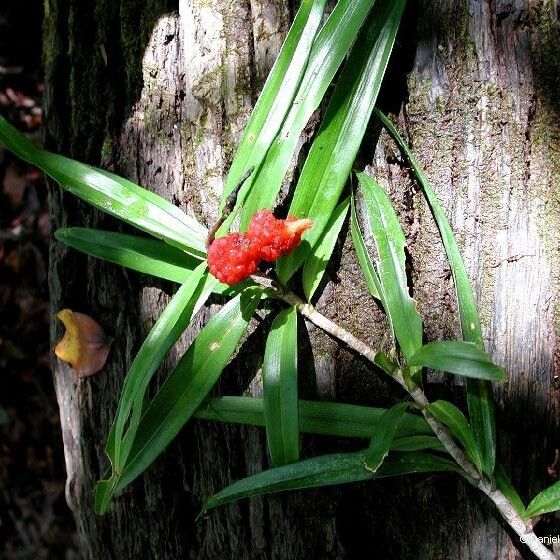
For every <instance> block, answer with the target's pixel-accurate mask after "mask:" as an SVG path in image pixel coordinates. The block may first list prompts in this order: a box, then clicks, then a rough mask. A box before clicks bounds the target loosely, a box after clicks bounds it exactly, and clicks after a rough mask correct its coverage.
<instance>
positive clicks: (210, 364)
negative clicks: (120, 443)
mask: <svg viewBox="0 0 560 560" xmlns="http://www.w3.org/2000/svg"><path fill="white" fill-rule="evenodd" d="M261 295H262V290H261V289H260V288H248V289H247V290H246V291H245V292H243V293H242V294H239V295H238V296H237V297H235V298H234V299H232V300H230V301H229V302H228V303H227V304H226V305H225V306H224V307H222V309H221V310H220V311H219V312H218V314H217V315H215V316H214V317H213V318H212V319H211V320H210V321H209V322H208V324H207V325H206V326H205V327H204V328H203V329H202V331H201V332H200V333H199V335H198V336H197V337H196V339H195V340H194V341H193V343H192V344H191V345H190V346H189V348H188V350H187V351H186V352H185V354H184V355H183V357H182V358H181V360H180V361H179V363H178V364H177V365H176V366H175V368H174V369H173V371H172V372H171V373H170V374H169V377H168V378H167V379H166V381H165V383H164V384H163V386H162V387H161V389H160V390H159V391H158V393H157V394H156V396H155V397H154V398H153V399H152V401H151V402H150V403H149V405H148V406H147V408H145V411H144V414H143V416H142V419H141V421H140V425H139V426H138V430H137V431H136V433H135V434H134V435H135V437H134V438H131V441H130V444H129V442H128V440H127V439H126V438H125V445H126V446H127V447H130V452H129V453H128V457H127V461H126V463H125V465H124V466H123V468H122V470H120V471H118V472H113V474H112V476H111V478H110V479H108V480H102V481H100V482H99V483H98V484H97V487H96V491H95V511H96V512H97V513H104V512H105V511H106V509H107V507H108V505H109V502H110V500H111V498H112V496H113V495H114V493H115V492H118V491H119V490H121V489H122V488H124V487H125V486H126V485H128V484H129V483H130V482H132V481H133V480H134V479H135V478H136V477H138V476H139V475H140V474H142V473H143V472H144V471H145V470H146V469H147V468H148V467H149V466H150V464H151V463H152V462H153V461H154V460H155V459H156V458H157V457H158V455H160V453H161V452H162V451H163V450H164V449H165V448H166V447H167V445H168V444H169V443H170V442H171V441H172V440H173V438H174V437H175V436H176V435H177V434H178V432H179V431H180V429H181V428H182V427H183V426H184V424H185V423H186V422H187V421H188V419H189V418H190V417H191V416H192V414H193V412H194V411H195V410H196V408H197V407H198V406H199V405H200V403H201V402H202V401H203V400H204V399H205V398H206V396H207V394H208V392H209V391H210V390H211V389H212V387H213V386H214V384H215V382H216V381H217V379H218V377H219V376H220V373H221V372H222V370H223V368H224V367H225V365H226V364H227V362H228V360H229V359H230V358H231V356H232V354H233V353H234V351H235V349H236V347H237V345H238V343H239V341H240V340H241V337H242V336H243V334H244V333H245V331H246V329H247V325H248V323H249V321H250V319H251V317H252V315H253V313H254V312H255V309H256V308H257V305H258V303H259V300H260V298H261ZM127 434H128V432H127Z"/></svg>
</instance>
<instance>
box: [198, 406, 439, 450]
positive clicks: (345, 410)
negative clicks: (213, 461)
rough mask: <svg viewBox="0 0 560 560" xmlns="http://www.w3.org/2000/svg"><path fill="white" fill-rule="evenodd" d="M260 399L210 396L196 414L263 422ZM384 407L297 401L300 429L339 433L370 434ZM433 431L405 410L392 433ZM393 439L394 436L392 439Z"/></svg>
mask: <svg viewBox="0 0 560 560" xmlns="http://www.w3.org/2000/svg"><path fill="white" fill-rule="evenodd" d="M263 408H264V405H263V399H259V398H255V397H213V398H211V399H209V400H208V401H207V402H205V403H204V404H203V405H202V406H201V407H200V408H199V409H198V410H197V411H196V413H195V416H196V417H198V418H202V419H205V420H215V421H218V422H230V423H231V422H233V423H236V424H250V425H253V426H264V425H265V422H264V412H263ZM384 412H385V409H384V408H374V407H370V406H358V405H354V404H343V403H333V402H321V401H306V400H300V401H299V427H300V431H301V432H305V433H310V434H322V435H331V436H340V437H356V438H371V437H373V436H374V434H375V432H376V429H377V424H378V422H379V418H381V416H382V415H383V413H384ZM432 434H433V432H432V430H431V428H430V427H429V426H428V424H427V422H426V421H425V420H424V419H423V418H422V417H420V416H416V415H414V414H408V413H407V414H405V415H404V417H403V419H402V420H401V422H400V424H399V425H398V427H397V431H396V433H395V437H397V438H406V437H409V436H410V437H413V436H419V437H428V436H431V435H432ZM395 441H396V440H395Z"/></svg>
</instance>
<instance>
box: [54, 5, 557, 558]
mask: <svg viewBox="0 0 560 560" xmlns="http://www.w3.org/2000/svg"><path fill="white" fill-rule="evenodd" d="M411 4H412V3H411ZM47 6H48V9H47V15H46V23H45V63H46V78H47V87H46V124H47V135H48V136H47V137H48V142H49V144H50V147H51V148H54V149H56V150H59V151H61V152H63V153H66V154H69V155H71V156H73V157H76V158H78V159H81V160H85V161H88V162H90V163H93V164H102V165H104V166H106V167H108V168H110V169H114V170H116V171H117V172H119V173H120V174H123V175H125V176H127V177H129V178H131V179H132V180H134V181H137V182H138V183H140V184H142V185H145V186H148V187H149V188H151V189H153V190H155V191H157V192H159V193H161V194H162V195H164V196H166V197H168V198H169V199H171V200H173V201H174V202H175V203H176V204H178V205H179V206H181V207H182V208H184V209H185V210H186V211H187V212H190V213H192V214H193V215H195V216H196V217H197V218H198V219H199V220H201V221H202V222H204V223H206V224H208V223H210V222H211V221H212V217H213V215H214V212H215V209H216V206H217V200H218V196H219V193H220V190H221V186H222V182H223V178H224V176H225V173H226V172H227V169H228V165H229V162H230V161H231V157H232V154H233V150H234V149H235V143H236V141H237V139H238V138H239V134H240V132H241V130H242V127H243V125H244V123H245V122H246V119H247V116H248V114H249V112H250V109H251V106H252V104H253V103H254V101H255V98H256V96H257V95H258V92H259V90H260V88H261V87H262V84H263V82H264V78H265V76H266V74H267V72H268V70H269V69H270V67H271V65H272V62H273V60H274V56H275V54H276V53H277V51H278V49H279V47H280V44H281V41H282V38H283V36H284V34H285V32H286V30H287V27H288V25H289V21H290V18H291V16H292V15H293V14H291V12H290V9H289V7H288V5H287V4H286V3H285V2H282V1H280V0H250V1H243V2H241V1H240V2H221V1H219V0H205V1H204V2H203V1H201V0H198V1H195V0H184V1H183V2H181V5H180V17H179V15H178V14H177V13H176V12H173V9H174V8H177V6H173V5H169V4H168V3H167V2H165V1H163V0H142V1H141V2H135V1H133V0H121V1H120V2H118V3H112V2H108V1H106V0H97V2H96V3H95V6H89V7H88V6H85V5H82V6H80V7H78V6H77V5H76V3H74V2H70V0H49V1H48V3H47ZM405 17H406V30H405V32H404V33H402V34H401V36H400V39H399V41H398V47H397V49H396V52H395V54H394V57H393V63H392V65H391V68H390V70H389V76H388V80H387V82H388V84H389V89H388V90H387V91H385V93H384V95H382V102H384V103H385V105H386V107H387V108H389V109H392V110H394V111H397V112H398V113H399V114H400V117H399V124H400V125H401V127H402V128H403V129H404V130H405V131H406V132H407V134H408V136H409V139H410V141H411V143H412V145H413V147H414V150H415V153H416V154H417V155H418V158H419V159H420V161H421V163H422V164H423V165H424V166H425V168H426V170H427V172H428V175H429V176H430V177H431V178H432V179H433V183H434V185H435V187H436V189H437V192H438V194H439V196H440V198H441V199H442V201H443V202H444V204H445V206H446V208H447V209H448V212H449V215H450V217H451V218H452V222H453V225H454V228H455V231H456V232H457V233H458V235H459V238H460V240H461V245H462V247H463V252H464V255H465V256H466V259H467V264H468V267H469V272H470V274H471V277H472V279H473V281H474V282H475V285H476V294H477V299H478V301H479V303H480V306H481V309H482V312H483V323H484V329H485V335H486V340H487V344H488V348H489V349H490V350H491V351H492V353H493V355H494V356H495V358H496V359H497V360H498V361H499V362H501V363H503V364H505V365H507V366H508V370H509V372H510V376H511V378H510V382H509V383H508V384H506V385H505V386H503V387H501V388H498V389H496V391H495V393H496V398H497V401H498V404H499V420H498V423H499V426H500V428H501V432H500V457H501V458H502V460H503V461H504V462H505V464H506V466H507V467H508V469H510V472H512V474H513V479H514V481H515V483H516V485H517V486H518V487H519V488H520V490H521V492H522V495H523V496H524V497H528V496H530V495H534V493H535V492H536V491H537V490H538V489H540V488H542V487H543V486H544V485H545V484H548V483H549V482H550V480H549V479H548V478H547V474H546V466H547V464H548V463H550V462H551V460H552V457H553V452H554V449H555V448H556V447H560V445H559V444H558V441H557V436H556V431H557V428H558V410H557V402H558V390H557V387H556V385H555V379H556V378H555V374H556V363H557V361H558V357H557V356H558V353H557V351H558V348H557V342H556V337H557V334H558V327H559V321H558V318H559V309H558V302H559V299H558V283H559V272H560V254H559V249H558V245H557V243H556V242H555V235H554V234H555V230H556V227H557V225H558V223H559V221H558V214H559V212H560V208H559V203H558V194H557V189H558V179H559V177H560V161H559V159H558V153H559V149H560V137H559V133H558V126H557V124H556V123H557V121H558V116H559V109H560V106H559V104H558V100H557V97H556V92H557V90H558V86H559V85H560V84H559V83H558V76H559V75H560V72H559V70H560V68H559V67H558V60H560V56H559V55H560V52H559V50H560V49H559V47H558V44H559V41H558V22H557V14H556V7H555V4H554V3H552V2H533V1H530V0H517V1H516V2H503V1H496V2H489V1H487V0H483V1H482V2H480V1H475V0H469V1H468V2H464V1H459V0H453V1H451V2H443V1H434V0H430V1H427V0H426V1H423V2H420V3H419V5H418V6H416V5H414V4H413V5H411V7H410V8H409V10H408V12H407V14H406V16H405ZM392 84H397V85H396V86H394V85H392ZM395 100H398V102H396V101H395ZM374 137H375V125H374V126H372V139H373V138H374ZM369 146H374V143H373V142H371V143H370V144H369ZM372 152H373V148H370V149H369V150H368V145H366V148H365V149H364V153H363V154H362V155H361V157H362V159H363V160H364V161H368V160H369V161H371V162H373V163H372V165H373V168H374V170H375V172H376V173H377V175H378V176H380V177H381V178H382V179H383V183H384V184H385V185H386V187H387V188H388V190H389V192H391V194H392V195H393V198H394V200H395V201H396V203H397V206H398V208H399V211H400V214H401V216H402V218H403V223H405V225H406V227H407V234H408V240H409V251H410V253H411V266H412V268H411V276H412V279H413V281H414V286H415V292H414V293H415V297H416V298H417V300H418V302H419V306H420V309H421V311H422V314H423V317H424V319H425V324H426V329H427V338H428V339H434V338H440V337H453V336H456V335H457V329H458V326H457V325H458V322H457V316H456V308H455V301H454V298H453V295H452V294H453V292H452V283H451V280H450V278H449V274H448V267H447V265H446V262H445V259H444V254H443V250H442V247H441V245H440V244H439V240H438V237H437V232H436V230H435V227H434V225H433V223H432V220H431V218H430V216H429V212H428V210H427V208H426V206H425V204H424V203H423V202H422V198H421V195H420V194H419V193H417V192H416V191H415V190H414V187H413V185H412V184H411V182H410V181H409V178H408V174H407V171H406V169H404V168H403V167H402V166H401V165H400V164H399V162H398V161H396V162H395V158H394V157H393V156H394V155H395V153H396V152H395V149H394V148H393V147H392V145H391V144H390V143H389V142H388V141H387V139H386V138H385V136H384V135H382V136H381V139H380V142H379V143H378V144H377V149H376V151H375V153H372ZM388 161H389V162H390V163H388ZM51 211H52V217H53V222H54V226H55V227H63V226H66V225H90V226H95V227H107V228H117V227H120V226H119V225H118V224H116V223H115V222H114V221H112V220H110V219H108V218H106V217H104V216H101V215H99V214H97V213H95V212H92V211H91V210H89V209H88V208H85V207H84V206H83V205H81V204H79V203H78V202H76V201H75V200H74V199H72V198H71V197H70V196H67V195H63V194H61V192H60V191H59V190H58V189H57V188H53V189H52V191H51ZM329 272H330V278H331V280H332V281H331V282H330V283H328V284H326V285H325V286H324V288H323V291H322V294H321V298H320V301H319V308H320V309H321V311H322V312H323V313H324V314H326V315H327V316H329V317H331V318H333V319H334V320H336V321H337V322H339V323H340V324H341V325H342V326H344V327H346V328H347V329H349V330H350V331H351V332H353V333H354V334H356V335H357V336H359V337H362V338H364V339H365V340H367V341H369V342H370V343H372V344H374V345H379V344H380V343H381V341H382V340H383V331H384V323H383V320H382V317H381V315H380V313H379V311H378V310H377V309H375V308H371V307H369V305H368V304H366V302H367V301H368V298H367V295H366V294H367V291H366V288H365V285H364V282H363V280H362V279H361V277H360V273H359V270H358V267H357V264H356V261H355V258H354V256H353V253H352V250H351V247H350V244H349V242H348V240H347V241H346V242H345V243H344V245H343V247H341V248H340V251H339V252H338V255H337V258H336V259H335V263H334V264H333V266H332V267H330V269H329ZM50 285H51V297H52V306H53V311H56V310H58V309H60V308H63V307H71V308H73V309H76V310H78V311H84V312H87V313H89V314H90V315H92V316H94V317H95V318H96V319H97V320H98V321H99V322H100V323H101V324H102V325H103V326H104V327H106V329H107V332H109V333H110V334H111V335H112V336H113V337H114V343H113V348H112V353H111V358H110V361H109V363H108V365H107V366H106V368H105V369H104V371H103V372H102V373H100V374H98V375H97V376H95V377H92V378H89V379H81V380H79V379H77V378H76V377H75V375H74V374H73V372H72V371H71V370H70V369H69V368H68V367H67V366H65V365H63V364H61V363H57V364H56V365H55V373H54V378H55V384H56V389H57V395H58V398H59V404H60V407H61V418H62V423H63V433H64V445H65V452H66V463H67V469H68V484H67V497H68V502H69V504H70V505H71V507H72V509H73V511H74V513H75V515H76V519H77V523H78V528H79V533H80V539H81V542H82V546H83V556H84V558H133V557H139V558H142V557H149V558H212V559H213V558H230V557H234V556H235V557H239V558H247V559H251V558H255V559H256V558H303V557H311V558H354V557H359V555H360V553H361V550H362V549H363V547H364V546H365V547H367V548H366V550H369V551H371V555H372V556H373V557H378V558H385V557H387V558H389V557H391V558H393V557H394V558H404V559H406V558H420V559H431V558H439V557H441V558H446V557H449V558H459V559H465V560H467V559H474V558H481V559H490V558H519V557H521V554H523V553H524V550H523V548H520V547H519V543H518V542H516V541H515V542H513V541H512V540H511V539H510V537H509V536H508V533H507V531H505V530H504V528H503V525H502V523H501V522H500V521H499V520H497V519H496V517H495V516H494V513H495V512H494V511H493V510H492V508H491V507H490V506H489V505H488V504H487V503H486V502H485V500H484V497H483V496H479V495H478V494H476V493H475V492H474V491H473V490H472V489H470V488H469V487H467V486H466V485H465V484H463V483H461V482H460V481H457V480H456V479H455V478H453V477H451V476H433V477H430V476H423V477H410V478H406V479H401V480H389V481H383V482H379V483H375V484H368V485H362V484H360V485H355V486H350V487H347V488H340V489H324V490H320V491H307V492H301V493H293V494H290V495H286V496H274V497H269V498H265V499H255V500H251V501H245V502H242V503H240V504H235V505H232V506H228V507H225V508H222V509H220V510H218V511H216V512H215V513H212V514H211V515H210V516H209V517H208V518H207V519H205V520H203V521H201V522H199V523H195V521H194V517H195V515H196V513H197V512H198V508H199V507H200V503H201V500H202V499H203V498H204V497H206V496H208V495H209V494H210V493H211V492H213V491H215V490H217V489H219V488H221V487H223V486H224V485H226V484H227V483H228V482H230V481H232V480H235V479H238V478H241V477H242V476H244V475H246V474H247V473H253V472H256V471H259V470H261V469H263V468H265V467H266V466H267V458H266V451H265V447H264V438H263V434H262V432H259V431H258V430H256V429H250V428H239V427H233V426H224V425H215V424H212V423H202V422H192V423H191V424H190V425H189V426H188V427H187V428H186V429H185V430H184V431H183V433H182V435H181V436H180V437H179V438H178V440H177V441H176V442H174V443H173V444H172V445H171V447H170V449H169V450H168V451H167V452H166V453H165V455H164V457H162V458H160V459H159V460H158V461H157V462H156V464H155V465H154V466H153V467H152V468H151V469H150V470H149V472H148V473H147V474H146V475H145V476H144V477H142V478H141V479H140V480H138V481H136V482H135V483H134V484H133V485H132V486H131V488H130V489H129V490H127V491H125V492H124V493H123V494H122V495H121V496H120V497H119V498H118V499H117V500H116V501H115V503H114V505H113V506H112V507H111V509H110V511H109V513H108V514H107V515H106V516H104V517H101V518H98V517H95V516H94V514H93V512H92V500H91V491H92V489H93V487H94V484H95V481H96V480H97V479H98V478H99V476H100V475H102V474H103V471H104V469H105V468H106V466H107V462H106V460H105V457H104V455H103V445H104V441H105V437H106V434H107V431H108V427H109V425H110V422H111V420H112V415H113V413H114V410H115V408H116V403H117V400H118V396H119V391H120V387H121V385H122V379H123V376H124V374H125V372H126V370H127V368H128V367H129V365H130V363H131V360H132V357H133V355H134V352H135V350H136V349H137V348H138V346H139V344H140V342H141V340H142V337H143V336H144V335H145V333H146V332H147V330H148V328H149V326H150V325H151V324H152V323H153V320H154V318H155V317H156V316H157V313H158V312H159V310H160V309H161V306H162V305H163V304H164V303H165V301H167V297H168V296H167V295H166V293H169V291H170V287H169V286H161V285H159V286H157V287H154V286H153V282H150V279H146V278H140V277H138V276H137V275H134V274H132V273H128V272H126V271H123V270H120V269H118V268H116V267H114V266H111V265H105V264H103V263H99V262H97V261H94V260H92V259H87V258H85V257H83V256H80V255H78V254H76V253H75V252H73V251H68V250H67V249H65V248H64V247H63V246H61V245H60V244H56V243H53V245H52V249H51V277H50ZM162 288H163V291H162ZM356 301H360V303H361V302H364V307H365V308H364V309H363V310H362V311H361V312H360V311H359V310H358V309H356V307H355V306H354V305H352V304H353V303H354V302H356ZM349 302H352V304H349ZM213 310H214V306H211V307H210V308H209V309H206V310H205V311H204V313H202V316H201V317H200V318H198V319H197V321H196V322H197V325H196V326H195V329H194V330H193V331H192V332H190V333H189V334H188V335H187V336H186V337H185V338H184V340H183V341H182V346H183V347H184V346H185V345H186V343H187V342H188V340H189V339H190V338H192V336H193V333H194V332H195V331H196V328H199V327H200V325H201V324H203V322H204V320H205V319H206V318H207V317H208V316H209V314H211V313H212V312H213ZM372 317H374V318H375V321H372ZM372 323H373V324H372ZM52 333H53V338H54V339H56V338H57V337H58V336H59V334H60V326H59V325H57V324H56V321H55V320H54V318H53V323H52ZM309 333H310V335H309V338H310V343H311V345H312V348H313V350H312V353H313V358H314V364H313V365H310V366H309V367H308V368H307V369H306V371H304V372H302V376H304V378H305V382H304V385H305V386H304V391H305V394H306V396H318V397H319V398H327V397H328V398H333V397H335V398H337V399H340V400H347V401H349V402H356V403H368V404H378V405H387V404H389V403H390V402H391V399H392V398H394V397H395V396H400V395H401V393H400V392H399V390H398V389H397V388H396V387H394V386H393V385H392V384H391V383H390V382H386V381H385V380H382V379H378V378H377V377H376V375H375V373H373V372H372V371H371V370H369V369H368V367H367V366H366V365H365V364H364V363H363V362H362V361H361V360H359V359H358V358H356V357H355V356H353V355H352V354H350V353H349V352H347V351H346V350H345V349H343V348H340V347H338V346H337V345H336V344H335V343H334V342H333V341H332V340H331V339H329V338H328V337H327V336H326V335H324V334H322V333H320V332H317V331H316V329H314V328H311V327H310V328H309ZM303 334H304V333H302V335H303ZM251 339H252V340H250V341H249V342H250V346H249V348H250V350H246V351H244V352H243V354H242V355H241V356H240V357H238V359H237V360H235V361H234V362H233V363H232V364H231V366H230V367H228V369H227V371H226V372H225V376H224V380H223V382H222V383H221V384H220V387H219V388H218V390H219V391H221V392H223V393H228V394H234V393H235V394H239V393H240V392H242V391H243V390H245V389H246V388H247V386H248V383H249V379H248V374H249V373H250V372H252V371H256V370H257V369H258V365H259V360H260V351H259V349H262V342H263V329H262V328H257V329H256V330H255V332H254V333H253V334H252V335H251ZM304 346H305V347H304V348H302V352H307V353H309V352H310V351H311V350H310V348H309V346H308V345H307V344H306V345H304ZM308 355H309V354H307V356H308ZM306 361H307V362H310V360H309V359H308V358H307V360H306ZM169 362H170V363H172V362H173V356H172V357H170V360H169ZM251 388H252V390H253V391H258V386H256V385H255V384H253V385H252V386H251ZM427 391H428V393H429V394H430V395H432V396H439V395H444V396H450V397H453V396H457V395H460V390H459V389H458V388H457V387H454V386H453V385H452V382H450V381H449V380H447V379H444V378H443V377H440V376H435V375H434V376H432V378H431V383H430V384H429V385H428V388H427ZM349 445H354V444H348V443H345V442H337V441H332V440H325V439H318V438H309V437H305V438H304V452H305V453H306V454H311V453H318V452H322V451H328V450H333V449H336V448H340V447H341V446H342V447H344V446H346V447H348V446H349ZM540 527H541V528H542V529H541V530H542V533H543V534H548V535H550V534H556V532H557V530H556V529H554V525H553V521H551V520H550V519H547V520H545V521H543V522H541V525H540ZM514 540H515V539H514Z"/></svg>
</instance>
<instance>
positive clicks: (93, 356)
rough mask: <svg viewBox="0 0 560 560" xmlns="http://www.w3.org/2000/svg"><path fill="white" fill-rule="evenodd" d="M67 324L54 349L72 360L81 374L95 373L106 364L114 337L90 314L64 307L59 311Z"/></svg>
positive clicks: (84, 375) (63, 321)
mask: <svg viewBox="0 0 560 560" xmlns="http://www.w3.org/2000/svg"><path fill="white" fill-rule="evenodd" d="M56 316H57V317H58V318H59V319H60V320H61V321H62V323H63V324H64V326H65V327H66V332H65V333H64V336H63V337H62V339H61V340H60V341H59V343H58V344H57V345H56V346H55V349H54V353H55V354H56V355H57V356H58V357H59V358H60V359H61V360H62V361H64V362H68V363H69V364H70V365H71V366H72V367H73V368H74V370H75V371H76V373H77V374H78V375H79V376H80V377H87V376H88V375H93V374H94V373H97V372H98V371H99V370H101V369H102V368H103V366H104V365H105V362H106V361H107V357H108V355H109V349H110V340H109V338H108V337H107V335H106V334H105V332H104V331H103V329H102V328H101V327H100V326H99V325H98V324H97V322H96V321H94V320H93V319H92V318H91V317H90V316H89V315H84V314H83V313H78V312H77V311H72V310H71V309H62V310H61V311H59V312H58V313H57V315H56Z"/></svg>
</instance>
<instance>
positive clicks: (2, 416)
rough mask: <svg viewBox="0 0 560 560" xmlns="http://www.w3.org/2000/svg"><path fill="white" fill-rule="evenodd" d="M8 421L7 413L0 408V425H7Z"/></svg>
mask: <svg viewBox="0 0 560 560" xmlns="http://www.w3.org/2000/svg"><path fill="white" fill-rule="evenodd" d="M9 421H10V417H9V416H8V413H7V412H6V411H5V410H4V409H3V408H2V407H1V406H0V425H2V424H7V423H8V422H9Z"/></svg>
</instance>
